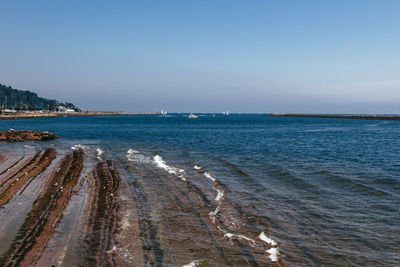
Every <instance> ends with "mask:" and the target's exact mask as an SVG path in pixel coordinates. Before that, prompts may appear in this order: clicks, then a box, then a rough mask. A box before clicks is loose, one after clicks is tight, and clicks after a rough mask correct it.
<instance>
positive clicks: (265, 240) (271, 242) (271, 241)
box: [258, 232, 278, 246]
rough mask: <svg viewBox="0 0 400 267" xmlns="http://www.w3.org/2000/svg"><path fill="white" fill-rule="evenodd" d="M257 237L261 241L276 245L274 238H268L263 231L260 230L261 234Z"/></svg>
mask: <svg viewBox="0 0 400 267" xmlns="http://www.w3.org/2000/svg"><path fill="white" fill-rule="evenodd" d="M258 238H260V239H261V240H262V241H264V242H266V243H268V244H270V245H271V246H276V245H278V243H276V241H275V240H273V239H272V238H269V237H268V236H267V235H266V234H265V233H264V232H261V234H260V235H259V236H258Z"/></svg>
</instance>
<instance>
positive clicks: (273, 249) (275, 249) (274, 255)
mask: <svg viewBox="0 0 400 267" xmlns="http://www.w3.org/2000/svg"><path fill="white" fill-rule="evenodd" d="M194 169H195V170H202V168H201V167H199V166H197V165H195V166H194ZM200 173H201V172H200ZM203 175H204V176H205V177H206V178H207V179H209V180H211V181H212V182H213V189H214V190H215V191H216V192H217V196H216V198H215V201H216V202H217V203H218V205H217V207H216V208H215V210H214V211H211V212H210V213H209V216H210V220H211V222H212V223H213V224H214V225H216V227H217V229H218V230H219V231H220V232H222V233H224V237H226V238H229V239H231V240H232V239H236V240H245V241H247V242H249V243H251V244H256V243H257V242H256V240H254V239H252V238H250V237H247V236H245V235H242V234H235V233H230V232H228V231H227V230H225V229H223V228H222V227H220V225H218V224H217V221H216V218H217V214H218V213H219V212H220V209H221V205H222V200H223V197H224V193H225V192H224V191H223V190H221V189H219V188H218V187H217V186H218V180H217V178H215V177H214V176H212V175H211V174H210V173H209V172H207V171H206V172H203ZM258 238H259V239H260V240H262V241H263V242H265V243H267V244H269V245H270V248H269V249H268V250H266V251H265V252H266V253H268V258H269V259H270V260H271V261H272V262H276V261H278V259H279V245H278V243H277V242H276V241H275V240H273V239H272V238H270V237H268V236H267V235H266V234H265V233H264V232H261V233H260V235H259V236H258Z"/></svg>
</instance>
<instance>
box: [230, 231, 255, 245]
mask: <svg viewBox="0 0 400 267" xmlns="http://www.w3.org/2000/svg"><path fill="white" fill-rule="evenodd" d="M224 236H225V237H227V238H229V239H239V240H246V241H249V242H251V243H255V242H256V241H254V239H252V238H249V237H247V236H245V235H238V234H232V233H226V234H225V235H224Z"/></svg>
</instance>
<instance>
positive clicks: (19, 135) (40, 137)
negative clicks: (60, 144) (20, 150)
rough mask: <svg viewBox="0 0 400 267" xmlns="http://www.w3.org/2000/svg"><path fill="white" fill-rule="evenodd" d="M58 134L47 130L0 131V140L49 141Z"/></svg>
mask: <svg viewBox="0 0 400 267" xmlns="http://www.w3.org/2000/svg"><path fill="white" fill-rule="evenodd" d="M57 138H58V136H57V135H55V134H53V133H49V132H34V131H15V130H14V129H10V130H9V131H0V141H5V142H23V141H49V140H54V139H57Z"/></svg>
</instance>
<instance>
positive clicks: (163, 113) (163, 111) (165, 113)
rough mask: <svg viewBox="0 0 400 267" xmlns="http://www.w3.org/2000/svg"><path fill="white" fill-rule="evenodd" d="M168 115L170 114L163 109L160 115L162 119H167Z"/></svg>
mask: <svg viewBox="0 0 400 267" xmlns="http://www.w3.org/2000/svg"><path fill="white" fill-rule="evenodd" d="M167 114H168V113H167V111H166V110H164V109H161V112H160V115H161V116H162V117H165V116H166V115H167Z"/></svg>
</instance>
